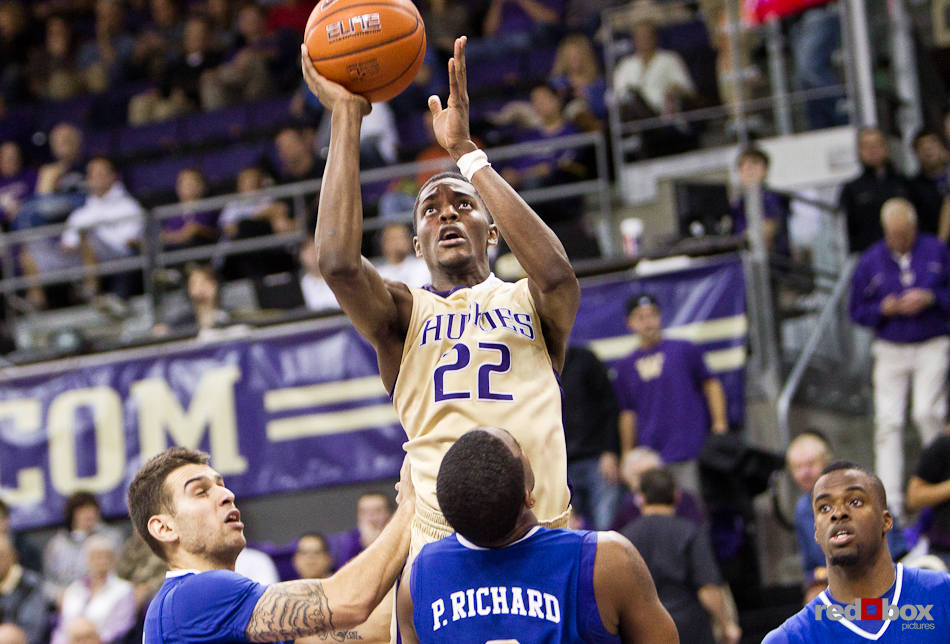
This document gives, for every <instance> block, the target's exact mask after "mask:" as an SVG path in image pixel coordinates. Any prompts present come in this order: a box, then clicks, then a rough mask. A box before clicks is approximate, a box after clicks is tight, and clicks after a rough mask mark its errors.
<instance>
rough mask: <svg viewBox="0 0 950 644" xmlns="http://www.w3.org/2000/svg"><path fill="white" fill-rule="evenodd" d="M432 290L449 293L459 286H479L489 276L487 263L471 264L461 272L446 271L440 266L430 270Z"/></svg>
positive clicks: (489, 271)
mask: <svg viewBox="0 0 950 644" xmlns="http://www.w3.org/2000/svg"><path fill="white" fill-rule="evenodd" d="M429 272H430V274H431V277H432V288H434V289H435V290H437V291H450V290H452V289H453V288H458V287H460V286H462V287H466V286H475V285H476V284H481V283H482V282H484V281H485V280H487V279H488V276H489V275H491V270H490V269H489V268H488V262H487V261H486V262H484V263H482V262H473V263H472V264H471V265H469V266H467V267H465V268H464V269H462V270H458V271H453V270H447V269H446V268H444V267H442V266H438V267H436V268H435V269H430V271H429Z"/></svg>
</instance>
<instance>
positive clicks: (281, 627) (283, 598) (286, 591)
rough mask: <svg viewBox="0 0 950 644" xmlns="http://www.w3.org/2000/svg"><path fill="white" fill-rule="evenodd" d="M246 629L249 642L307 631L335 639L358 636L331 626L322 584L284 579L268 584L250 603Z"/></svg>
mask: <svg viewBox="0 0 950 644" xmlns="http://www.w3.org/2000/svg"><path fill="white" fill-rule="evenodd" d="M246 632H247V637H248V639H249V640H251V641H252V642H275V641H278V640H284V639H294V638H296V637H304V636H307V635H317V636H318V637H320V639H322V640H326V639H332V640H333V641H336V642H342V641H344V640H347V639H359V636H358V634H356V632H355V631H337V630H336V629H335V628H334V626H333V611H332V610H331V609H330V600H329V599H328V598H327V594H326V593H325V592H324V591H323V584H320V583H314V582H313V581H298V582H286V583H282V584H274V585H273V586H270V587H268V589H267V590H266V591H264V594H263V595H261V598H260V600H258V602H257V606H255V607H254V613H253V614H252V615H251V621H250V622H248V625H247V631H246ZM353 635H356V637H353Z"/></svg>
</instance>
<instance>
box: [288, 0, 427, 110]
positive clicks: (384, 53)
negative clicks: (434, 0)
mask: <svg viewBox="0 0 950 644" xmlns="http://www.w3.org/2000/svg"><path fill="white" fill-rule="evenodd" d="M304 42H305V43H306V45H307V51H308V52H309V54H310V60H311V61H313V66H314V67H315V68H316V70H317V71H318V72H319V73H320V74H321V75H322V76H325V77H326V78H329V79H330V80H333V81H336V82H337V83H340V84H341V85H343V86H344V87H346V88H347V89H348V90H350V91H351V92H353V93H355V94H360V95H362V96H364V97H366V99H367V100H369V101H370V102H372V103H378V102H381V101H388V100H389V99H391V98H392V97H393V96H396V95H397V94H399V93H400V92H401V91H403V90H404V89H406V88H407V87H408V86H409V83H411V82H412V79H413V78H415V77H416V74H417V73H418V71H419V68H420V67H421V66H422V60H423V58H424V57H425V53H426V30H425V25H423V24H422V17H421V16H420V15H419V10H418V9H416V6H415V5H414V4H413V3H412V1H411V0H320V2H318V3H317V6H316V7H314V8H313V12H311V14H310V19H309V20H308V21H307V29H306V31H305V32H304Z"/></svg>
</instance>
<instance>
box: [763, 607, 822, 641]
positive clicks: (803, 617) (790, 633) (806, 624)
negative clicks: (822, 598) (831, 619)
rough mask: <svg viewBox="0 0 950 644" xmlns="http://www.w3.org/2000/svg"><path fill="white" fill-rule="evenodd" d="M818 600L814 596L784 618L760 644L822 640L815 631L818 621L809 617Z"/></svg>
mask: <svg viewBox="0 0 950 644" xmlns="http://www.w3.org/2000/svg"><path fill="white" fill-rule="evenodd" d="M818 601H819V599H818V598H817V597H816V598H815V599H813V600H812V601H810V602H809V603H808V604H806V605H805V607H804V608H802V609H801V610H800V611H798V612H797V613H795V614H794V615H792V616H791V617H789V618H788V619H786V620H785V622H784V623H782V625H781V626H779V627H778V628H776V629H775V630H773V631H771V632H770V633H769V634H768V635H766V636H765V639H763V640H762V644H806V643H813V644H818V643H820V642H822V641H823V640H822V639H820V636H819V634H818V633H817V632H816V631H815V625H816V624H817V623H818V622H816V621H814V619H812V618H811V615H812V614H813V611H814V604H815V603H816V602H818Z"/></svg>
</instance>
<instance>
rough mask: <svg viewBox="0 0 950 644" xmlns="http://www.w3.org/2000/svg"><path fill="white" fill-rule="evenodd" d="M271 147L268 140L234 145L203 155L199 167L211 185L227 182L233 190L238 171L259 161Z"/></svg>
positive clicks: (229, 188) (228, 186)
mask: <svg viewBox="0 0 950 644" xmlns="http://www.w3.org/2000/svg"><path fill="white" fill-rule="evenodd" d="M270 147H271V146H270V144H269V143H267V142H263V143H240V144H237V145H232V146H229V147H226V148H222V149H220V150H215V151H214V152H208V153H206V154H204V155H202V156H201V162H200V164H199V167H200V168H201V171H202V172H203V173H204V175H205V178H206V179H207V180H208V184H209V185H210V186H212V187H213V186H216V185H219V184H224V183H226V184H227V189H228V190H229V191H233V190H234V181H235V179H236V178H237V175H238V173H239V172H240V171H241V170H243V169H244V168H246V167H248V166H252V165H255V164H257V163H259V162H260V160H261V158H262V157H265V156H266V154H267V152H268V150H269V149H270Z"/></svg>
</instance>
